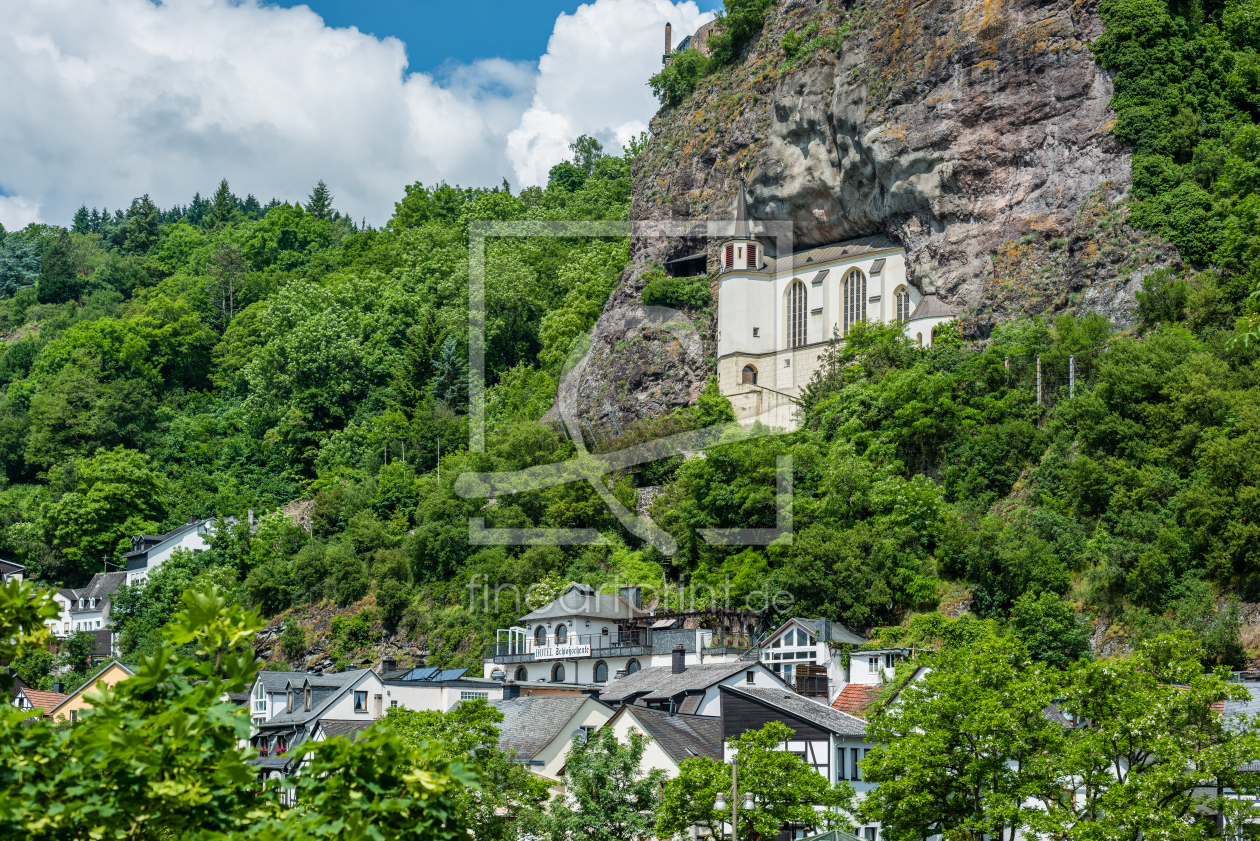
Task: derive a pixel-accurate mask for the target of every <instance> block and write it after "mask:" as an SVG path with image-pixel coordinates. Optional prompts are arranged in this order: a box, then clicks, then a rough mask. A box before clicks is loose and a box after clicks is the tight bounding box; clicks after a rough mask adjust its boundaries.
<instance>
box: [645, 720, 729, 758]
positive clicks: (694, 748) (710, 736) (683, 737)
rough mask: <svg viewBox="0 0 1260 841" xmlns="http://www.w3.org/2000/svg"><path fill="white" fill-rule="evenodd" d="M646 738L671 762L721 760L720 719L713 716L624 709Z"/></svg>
mask: <svg viewBox="0 0 1260 841" xmlns="http://www.w3.org/2000/svg"><path fill="white" fill-rule="evenodd" d="M624 709H625V712H624V713H621V714H622V715H627V714H633V715H634V718H635V721H637V722H639V724H641V725H643V730H644V732H645V733H647V735H649V736H651V737H652V738H653V739H655V740H656V743H657V744H658V745H660V746H661V749H662V750H663V751H665V752H666V753H667V754H669V758H670V759H672V760H674V761H675V762H682V761H683V760H684V759H690V758H692V757H693V756H707V757H709V758H711V759H719V760H720V759H721V758H722V719H720V718H718V717H717V716H715V715H670V714H669V713H667V712H663V711H661V710H651V709H648V708H646V707H625V708H624Z"/></svg>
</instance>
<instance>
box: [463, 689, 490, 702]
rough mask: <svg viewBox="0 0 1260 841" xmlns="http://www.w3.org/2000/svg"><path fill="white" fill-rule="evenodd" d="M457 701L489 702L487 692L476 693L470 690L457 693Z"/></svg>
mask: <svg viewBox="0 0 1260 841" xmlns="http://www.w3.org/2000/svg"><path fill="white" fill-rule="evenodd" d="M459 700H461V701H489V700H490V693H489V692H476V691H474V690H471V689H461V690H460V691H459Z"/></svg>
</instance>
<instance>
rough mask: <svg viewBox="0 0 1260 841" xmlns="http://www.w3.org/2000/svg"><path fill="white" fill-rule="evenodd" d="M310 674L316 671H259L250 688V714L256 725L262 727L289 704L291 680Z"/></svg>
mask: <svg viewBox="0 0 1260 841" xmlns="http://www.w3.org/2000/svg"><path fill="white" fill-rule="evenodd" d="M308 675H314V672H272V671H268V670H265V669H264V670H263V671H261V672H259V673H258V676H257V677H255V678H254V683H253V685H252V686H250V688H249V716H250V719H251V721H253V724H254V726H255V727H260V726H262V725H263V724H265V723H266V722H267V720H268V719H269V718H271V717H272V716H274V715H277V714H279V713H280V712H282V711H283V710H284V709H285V707H286V705H287V704H288V692H289V681H291V680H294V679H298V680H301V679H302V678H304V677H307V676H308Z"/></svg>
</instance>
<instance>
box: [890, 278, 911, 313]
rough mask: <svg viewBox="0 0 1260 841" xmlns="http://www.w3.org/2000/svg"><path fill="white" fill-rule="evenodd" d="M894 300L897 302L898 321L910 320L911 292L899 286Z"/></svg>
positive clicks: (894, 294)
mask: <svg viewBox="0 0 1260 841" xmlns="http://www.w3.org/2000/svg"><path fill="white" fill-rule="evenodd" d="M893 298H894V299H895V300H896V302H897V320H898V321H909V320H910V290H909V289H906V287H904V286H898V287H897V291H896V292H894V293H893Z"/></svg>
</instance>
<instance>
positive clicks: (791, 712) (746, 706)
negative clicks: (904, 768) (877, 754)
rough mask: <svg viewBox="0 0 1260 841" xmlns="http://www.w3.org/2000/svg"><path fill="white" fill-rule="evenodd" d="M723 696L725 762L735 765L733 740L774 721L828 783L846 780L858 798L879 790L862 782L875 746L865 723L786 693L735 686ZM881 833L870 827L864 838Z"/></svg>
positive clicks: (802, 830)
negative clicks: (865, 763) (864, 765)
mask: <svg viewBox="0 0 1260 841" xmlns="http://www.w3.org/2000/svg"><path fill="white" fill-rule="evenodd" d="M720 691H721V707H720V718H721V725H722V759H723V761H725V762H729V761H731V759H732V758H733V757H734V756H735V754H736V751H735V749H734V748H732V747H731V745H730V740H731V739H735V738H737V737H739V736H740V735H742V734H743V733H745V732H747V731H748V730H759V729H761V728H762V727H764V726H765V725H766V724H767V723H769V722H771V721H780V722H782V723H784V724H786V725H787V726H788V727H789V728H791V730H792V737H791V738H790V739H789V740H788V741H787V743H786V744H784V746H783V749H784V750H786V751H788V752H790V753H793V754H796V755H797V756H799V757H801V758H803V759H804V760H805V761H806V762H808V763H809V764H810V765H811V766H813V768H814V770H816V771H817V772H818V773H820V774H822V775H823V776H824V777H826V778H827V780H828V782H830V783H832V784H835V783H836V782H839V781H840V780H847V781H848V782H849V784H850V785H852V786H853V788H854V789H855V790H856V791H857V793H858V796H859V797H861V796H863V795H864V794H865V793H866V792H868V791H870V790H871V789H873V788H874V787H875V785H874V784H872V783H867V782H865V781H864V780H863V779H862V760H863V759H864V758H865V756H866V753H867V751H869V750H870V749H871V748H873V747H874V746H875V745H874V743H872V742H868V741H867V739H866V722H865V721H863V720H862V719H860V718H857V717H856V716H853V715H849V714H848V713H845V712H841V711H840V710H837V709H835V708H833V707H831V706H828V705H827V704H825V703H822V702H821V701H819V700H817V699H814V698H806V697H804V696H801V695H798V694H796V693H795V692H792V691H790V690H787V689H762V688H759V687H745V686H738V685H736V686H723V687H721V690H720ZM808 830H809V828H808V827H785V831H786V832H788V833H789V835H788V837H799V836H800V835H802V834H806V833H807V832H808ZM878 832H879V828H878V825H870V826H867V827H864V828H863V830H862V831H860V832H859V835H862V834H866V835H868V837H876V836H878Z"/></svg>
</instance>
